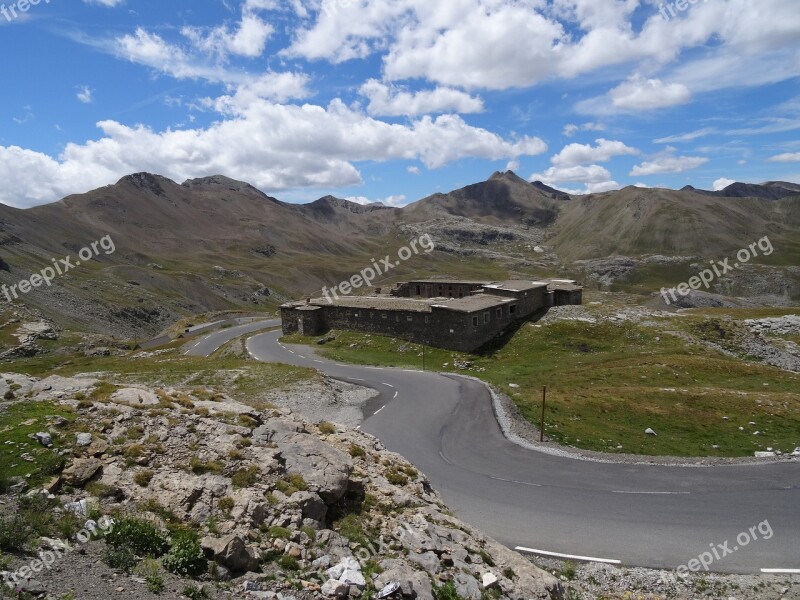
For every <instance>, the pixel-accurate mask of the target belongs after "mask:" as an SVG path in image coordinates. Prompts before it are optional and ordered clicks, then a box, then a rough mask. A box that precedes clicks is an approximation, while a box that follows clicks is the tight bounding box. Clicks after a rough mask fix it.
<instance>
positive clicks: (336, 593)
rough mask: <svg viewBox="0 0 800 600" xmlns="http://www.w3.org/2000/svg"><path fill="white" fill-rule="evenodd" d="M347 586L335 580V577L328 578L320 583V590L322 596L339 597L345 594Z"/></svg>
mask: <svg viewBox="0 0 800 600" xmlns="http://www.w3.org/2000/svg"><path fill="white" fill-rule="evenodd" d="M347 589H348V588H347V586H346V585H345V584H344V583H342V582H340V581H337V580H336V579H329V580H328V581H326V582H325V583H324V584H323V585H322V589H321V590H320V591H321V592H322V595H323V596H328V597H329V598H340V597H343V596H345V595H346V594H347Z"/></svg>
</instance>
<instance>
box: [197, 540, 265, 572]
mask: <svg viewBox="0 0 800 600" xmlns="http://www.w3.org/2000/svg"><path fill="white" fill-rule="evenodd" d="M200 545H201V546H202V548H203V551H204V552H206V556H209V555H210V556H211V558H213V559H214V561H216V562H218V563H220V564H221V565H223V566H225V567H228V568H229V569H230V570H231V571H233V572H234V573H242V572H245V571H254V570H255V569H257V568H258V556H256V553H255V550H253V549H252V548H248V547H247V545H246V544H245V543H244V540H243V539H242V538H241V537H239V536H238V535H227V536H225V537H222V538H211V537H205V538H203V539H202V541H201V544H200Z"/></svg>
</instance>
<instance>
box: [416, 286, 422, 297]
mask: <svg viewBox="0 0 800 600" xmlns="http://www.w3.org/2000/svg"><path fill="white" fill-rule="evenodd" d="M421 295H422V290H421V289H420V286H417V296H421Z"/></svg>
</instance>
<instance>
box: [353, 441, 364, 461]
mask: <svg viewBox="0 0 800 600" xmlns="http://www.w3.org/2000/svg"><path fill="white" fill-rule="evenodd" d="M366 455H367V453H366V452H365V451H364V449H363V448H362V447H361V446H359V445H358V444H351V445H350V456H352V457H353V458H364V457H365V456H366Z"/></svg>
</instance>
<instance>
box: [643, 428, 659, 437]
mask: <svg viewBox="0 0 800 600" xmlns="http://www.w3.org/2000/svg"><path fill="white" fill-rule="evenodd" d="M644 432H645V433H646V434H647V435H658V434H657V433H656V432H655V431H653V430H652V429H651V428H650V427H648V428H647V429H645V430H644Z"/></svg>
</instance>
